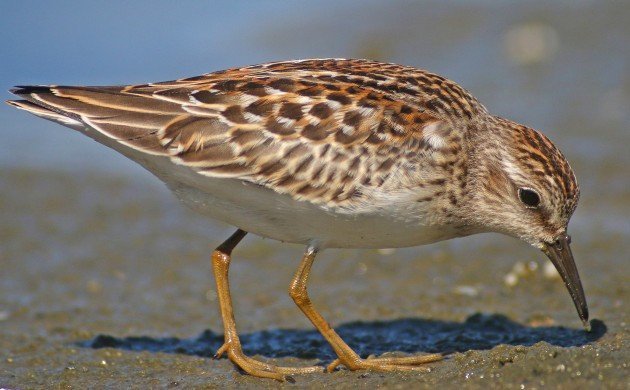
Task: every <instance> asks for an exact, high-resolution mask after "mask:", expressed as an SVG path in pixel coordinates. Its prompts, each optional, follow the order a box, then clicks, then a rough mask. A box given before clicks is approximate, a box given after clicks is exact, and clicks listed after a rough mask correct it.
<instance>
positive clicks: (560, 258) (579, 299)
mask: <svg viewBox="0 0 630 390" xmlns="http://www.w3.org/2000/svg"><path fill="white" fill-rule="evenodd" d="M570 243H571V237H570V236H568V235H566V234H563V235H561V236H560V237H559V238H558V239H557V240H556V241H555V242H553V243H545V244H543V249H542V250H543V252H545V254H546V255H547V257H549V260H551V262H552V263H553V265H554V266H555V267H556V269H557V270H558V272H559V273H560V276H561V277H562V280H563V281H564V285H565V286H567V289H568V290H569V294H570V295H571V298H572V299H573V303H574V304H575V308H576V309H577V312H578V315H579V316H580V319H581V320H582V323H583V324H584V328H585V329H586V330H587V331H589V330H590V324H589V322H588V305H587V304H586V297H585V296H584V289H583V288H582V282H581V281H580V275H579V274H578V270H577V267H576V266H575V261H574V260H573V253H571V246H570Z"/></svg>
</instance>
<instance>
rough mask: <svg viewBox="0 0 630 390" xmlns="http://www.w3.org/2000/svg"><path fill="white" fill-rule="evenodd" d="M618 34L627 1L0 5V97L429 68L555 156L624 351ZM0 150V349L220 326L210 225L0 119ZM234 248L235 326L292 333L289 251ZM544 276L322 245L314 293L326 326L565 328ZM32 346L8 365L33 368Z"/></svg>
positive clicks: (521, 250) (525, 266) (570, 321)
mask: <svg viewBox="0 0 630 390" xmlns="http://www.w3.org/2000/svg"><path fill="white" fill-rule="evenodd" d="M629 20H630V3H628V2H625V1H617V2H615V1H596V0H592V1H588V0H580V1H569V0H567V1H554V2H547V1H526V2H524V1H497V2H495V1H489V0H486V1H483V0H479V1H467V2H460V1H451V0H447V1H422V2H421V1H387V2H383V1H372V0H361V1H338V0H336V1H332V0H319V1H316V2H315V1H292V2H288V1H264V2H263V1H256V2H254V1H212V2H200V1H178V2H172V1H156V0H150V1H149V0H146V1H144V0H143V1H133V2H128V1H108V2H98V1H55V2H41V1H19V2H3V3H2V5H0V32H1V37H2V39H1V40H0V53H1V57H0V95H1V96H2V97H3V99H10V98H11V95H10V94H9V93H8V92H7V90H8V89H9V88H11V87H12V86H14V85H20V84H26V85H28V84H69V85H107V84H131V83H144V82H151V81H163V80H170V79H176V78H180V77H186V76H195V75H198V74H201V73H206V72H211V71H215V70H220V69H225V68H229V67H237V66H244V65H250V64H255V63H261V62H267V61H276V60H284V59H299V58H324V57H352V58H371V59H376V60H383V61H388V62H397V63H401V64H405V65H411V66H415V67H419V68H424V69H428V70H430V71H432V72H435V73H439V74H441V75H444V76H446V77H448V78H450V79H452V80H454V81H456V82H458V83H460V84H461V85H462V86H463V87H464V88H466V89H468V90H469V91H471V92H472V93H473V94H474V95H475V96H476V97H477V98H479V100H480V101H481V102H482V103H483V104H484V105H485V106H486V107H488V109H489V110H490V111H491V112H493V113H495V114H497V115H500V116H504V117H507V118H510V119H512V120H515V121H517V122H521V123H523V124H527V125H529V126H532V127H534V128H536V129H541V130H542V131H543V132H544V133H545V134H547V135H548V136H549V137H550V138H551V139H552V140H553V141H554V142H555V143H556V144H557V145H558V146H559V147H560V149H561V150H562V151H563V152H564V154H565V155H566V156H567V158H568V159H569V161H570V162H571V164H572V166H573V168H574V170H575V171H576V174H577V177H578V181H579V182H580V185H581V188H582V198H581V201H580V206H579V207H578V209H577V211H576V213H575V215H574V218H573V220H572V222H571V224H570V233H571V234H572V236H573V242H574V254H575V256H576V261H577V263H578V266H579V268H580V270H581V273H582V279H583V281H584V285H585V290H586V292H587V297H588V299H589V303H590V306H591V311H592V313H593V316H594V318H600V319H602V320H603V321H604V322H605V323H606V324H607V326H608V328H609V330H610V331H611V334H614V335H620V334H621V335H624V338H623V340H627V338H625V336H627V333H628V329H627V322H628V315H627V312H628V310H627V302H626V300H627V298H628V290H627V288H628V285H629V284H628V281H630V271H629V268H628V253H629V251H630V244H629V242H630V241H629V239H630V218H629V217H630V212H629V211H630V174H629V170H628V167H629V166H630V153H629V152H628V150H629V148H630V50H628V47H629V45H630V23H628V21H629ZM0 135H1V137H0V268H2V271H1V272H0V328H3V329H4V332H5V333H4V334H5V335H7V334H14V335H15V334H23V335H24V337H25V338H26V339H28V335H29V334H32V332H35V333H37V334H39V335H40V336H42V335H43V337H44V338H46V339H48V338H49V336H50V335H51V334H54V335H56V337H60V338H61V339H62V340H65V341H66V342H67V343H70V342H71V341H72V340H75V341H76V340H89V339H90V337H93V336H95V335H97V334H99V333H104V334H112V335H116V336H121V337H122V336H126V335H136V336H138V335H179V336H181V337H189V336H191V335H195V334H197V333H199V332H201V331H202V330H203V329H207V328H208V327H209V328H210V329H211V330H213V331H215V332H219V333H220V332H221V325H220V320H219V318H218V317H217V315H216V307H214V306H216V293H215V291H214V289H213V282H212V280H211V278H210V272H209V262H208V255H209V251H210V250H211V248H213V247H214V246H216V245H217V244H218V243H219V242H220V241H222V240H223V239H224V238H225V237H227V235H228V234H229V232H230V228H229V227H227V226H224V225H222V224H221V223H219V222H214V221H207V220H205V219H202V218H200V217H198V216H196V215H195V214H193V213H192V212H189V211H188V210H186V209H184V207H182V206H180V205H179V204H178V203H177V202H176V200H175V199H174V197H172V196H171V195H170V193H169V192H168V191H167V190H166V188H165V187H164V186H163V185H162V184H161V183H160V182H158V181H157V180H156V179H154V178H153V177H152V176H151V175H150V174H149V173H148V172H145V171H144V170H143V169H142V168H140V167H139V166H136V165H135V164H134V163H133V162H131V161H130V160H127V159H126V158H124V157H122V156H121V155H118V154H116V153H115V152H113V151H111V150H109V149H107V148H105V147H103V146H101V145H99V144H97V143H95V142H93V141H92V140H90V139H88V138H87V137H84V136H82V135H80V134H78V133H76V132H73V131H72V130H70V129H67V128H63V127H61V126H59V125H56V124H53V123H51V122H47V121H44V120H42V119H39V118H36V117H34V116H31V115H28V114H26V113H24V112H19V111H18V110H15V109H13V108H11V107H9V106H6V105H2V106H1V107H0ZM243 248H244V249H242V250H241V251H240V252H238V251H237V253H238V254H239V256H241V257H242V259H241V261H238V262H235V264H234V266H233V271H232V280H233V283H234V285H235V286H240V287H238V291H236V292H235V301H236V304H237V315H238V316H239V317H240V319H241V322H239V325H240V327H241V329H242V330H243V331H245V332H250V331H260V330H262V329H266V328H277V327H296V328H304V329H308V327H309V324H308V322H307V321H306V320H305V319H303V318H302V317H301V314H300V313H299V312H298V311H297V310H296V309H294V308H293V306H292V302H291V301H290V299H289V298H288V297H286V293H285V291H286V283H287V282H288V280H289V278H290V275H291V274H292V272H293V269H294V268H295V267H296V266H297V259H298V258H299V256H300V252H301V248H299V247H295V246H291V245H282V244H279V243H276V242H271V241H264V240H260V239H252V238H248V239H247V240H246V242H245V245H244V246H243ZM70 270H71V271H70ZM554 275H555V274H554V273H553V272H552V270H550V269H549V268H548V266H547V265H546V262H545V261H544V259H543V256H542V254H540V253H537V251H535V250H534V249H532V248H529V247H527V246H526V245H525V244H522V243H519V242H517V241H515V240H513V239H510V238H506V237H500V236H497V235H483V236H475V237H469V238H465V239H460V240H454V241H451V242H445V243H439V244H435V245H431V246H428V247H422V248H411V249H403V250H398V251H396V252H391V251H381V252H377V251H330V252H328V253H326V254H325V255H324V256H322V259H321V260H320V263H319V264H318V265H316V270H315V276H314V279H315V281H314V285H313V295H314V296H316V298H315V300H316V301H317V302H318V303H319V304H320V305H321V307H322V312H324V314H325V316H327V317H329V318H330V320H331V321H333V322H335V323H338V324H339V323H344V322H347V321H356V320H377V319H387V318H390V319H395V318H400V317H412V318H415V317H422V318H438V319H442V320H449V321H456V322H457V321H459V322H461V321H464V320H466V319H467V318H469V316H471V315H473V314H475V313H500V314H501V315H506V316H507V317H508V318H510V320H513V321H516V322H519V323H523V324H526V325H528V326H534V327H535V326H543V325H544V326H556V325H565V326H575V327H579V321H578V319H577V316H576V315H575V312H574V311H573V307H572V304H571V302H570V298H569V296H568V294H567V293H566V291H565V290H564V287H563V286H562V283H561V282H560V281H559V280H558V279H557V277H556V276H554ZM392 286H394V287H392ZM392 289H393V290H392ZM166 307H168V309H165V308H166ZM165 310H167V312H168V313H169V315H168V316H167V318H165V316H164V313H165ZM68 312H70V313H72V314H71V315H69V314H68ZM27 324H28V325H27ZM62 324H65V325H62ZM55 329H56V330H55ZM7 332H8V333H7ZM11 332H14V333H11ZM22 332H23V333H22ZM55 332H57V333H55ZM81 332H83V333H81ZM40 341H41V340H40ZM534 341H536V340H534ZM42 345H46V343H41V342H40V344H38V345H37V346H36V345H35V344H33V350H32V351H31V352H28V353H32V354H33V355H38V354H45V353H46V352H45V350H42V349H41V348H43V347H42ZM13 347H14V345H13V344H10V345H9V344H7V345H5V348H3V349H4V350H8V351H14V350H15V349H12V348H13ZM50 348H52V349H51V351H52V350H53V349H54V348H53V347H50ZM42 351H44V352H42ZM10 353H13V352H10ZM28 353H27V352H22V354H28ZM55 353H56V355H55V356H59V351H58V350H56V352H55ZM68 353H69V352H68ZM288 354H289V355H290V352H289V353H288ZM90 356H91V355H90ZM1 365H2V362H0V366H1ZM225 367H228V366H225ZM5 369H6V370H9V368H5ZM225 369H226V370H229V367H228V368H225ZM4 372H5V373H6V372H9V371H4ZM593 375H595V377H596V376H597V375H596V374H593ZM0 378H2V377H1V376H0ZM0 384H2V383H0Z"/></svg>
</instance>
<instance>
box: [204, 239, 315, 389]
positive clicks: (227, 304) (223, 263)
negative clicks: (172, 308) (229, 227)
mask: <svg viewBox="0 0 630 390" xmlns="http://www.w3.org/2000/svg"><path fill="white" fill-rule="evenodd" d="M246 234H247V232H246V231H243V230H240V229H239V230H237V231H236V232H235V233H234V234H232V236H230V238H228V239H227V240H225V242H223V244H221V245H219V246H218V247H217V249H215V251H214V252H212V270H213V272H214V277H215V279H216V283H217V295H218V297H219V307H220V309H221V317H222V319H223V328H224V332H225V341H224V343H223V345H222V346H221V348H219V350H218V351H217V353H216V354H215V355H214V357H215V358H217V359H218V358H219V357H221V355H223V354H224V353H226V352H227V356H228V358H229V359H230V360H231V361H232V362H233V363H234V364H236V365H237V366H238V367H240V368H241V369H242V370H243V371H245V372H247V373H248V374H250V375H253V376H258V377H262V378H272V379H277V380H279V381H283V380H286V379H288V378H287V377H285V375H290V374H306V373H311V372H322V371H323V369H322V367H317V366H312V367H279V366H274V365H271V364H267V363H264V362H261V361H258V360H255V359H252V358H250V357H248V356H246V355H245V354H244V353H243V349H242V347H241V341H240V339H239V337H238V333H237V332H236V323H235V321H234V311H233V310H232V298H231V296H230V284H229V281H228V271H229V267H230V259H231V254H232V250H233V249H234V247H236V245H238V243H239V242H240V241H241V240H242V239H243V237H245V235H246Z"/></svg>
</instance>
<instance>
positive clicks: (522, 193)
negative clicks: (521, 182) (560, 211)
mask: <svg viewBox="0 0 630 390" xmlns="http://www.w3.org/2000/svg"><path fill="white" fill-rule="evenodd" d="M518 198H519V199H520V200H521V202H523V203H524V204H525V206H527V207H530V208H536V207H538V205H539V204H540V196H539V195H538V193H537V192H536V191H534V190H532V189H531V188H519V189H518Z"/></svg>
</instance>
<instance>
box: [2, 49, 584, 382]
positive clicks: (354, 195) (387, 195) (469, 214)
mask: <svg viewBox="0 0 630 390" xmlns="http://www.w3.org/2000/svg"><path fill="white" fill-rule="evenodd" d="M11 92H13V93H14V94H16V95H18V96H20V97H21V98H23V100H12V101H8V103H9V104H10V105H13V106H15V107H17V108H20V109H23V110H26V111H29V112H31V113H33V114H35V115H38V116H40V117H43V118H45V119H50V120H52V121H54V122H57V123H60V124H62V125H64V126H67V127H71V128H73V129H75V130H77V131H79V132H81V133H84V134H85V135H87V136H89V137H91V138H93V139H95V140H96V141H98V142H100V143H102V144H104V145H106V146H108V147H110V148H112V149H115V150H116V151H118V152H120V153H122V154H123V155H125V156H127V157H129V158H130V159H132V160H134V161H136V162H137V163H139V164H141V165H142V166H143V167H145V168H146V169H147V170H149V171H150V172H151V173H153V174H154V175H155V176H157V177H158V178H159V179H161V180H162V181H164V183H166V185H167V186H168V187H169V188H170V189H171V190H172V191H173V192H174V193H175V195H176V196H177V197H178V198H179V199H181V200H182V201H183V202H184V203H186V204H187V205H189V206H190V207H192V208H193V209H195V210H197V211H199V212H201V213H203V214H206V215H208V216H210V217H212V218H216V219H218V220H221V221H224V222H227V223H229V224H231V225H233V226H235V227H237V228H238V230H237V231H236V232H235V233H234V234H233V235H232V236H231V237H230V238H228V239H227V240H226V241H225V242H224V243H222V244H221V245H220V246H219V247H217V249H216V250H215V251H214V252H213V254H212V265H213V271H214V274H215V278H216V287H217V293H218V298H219V306H220V311H221V316H222V318H223V324H224V331H225V343H224V344H223V346H222V347H221V348H220V349H219V350H218V351H217V354H216V356H217V357H218V356H221V355H222V354H224V353H227V356H228V358H229V359H230V360H232V361H233V362H234V363H235V364H236V365H237V366H238V367H240V368H241V369H242V370H244V371H245V372H247V373H249V374H252V375H256V376H260V377H268V378H275V379H278V380H283V379H285V375H289V374H295V373H308V372H315V371H321V370H322V367H317V366H315V367H278V366H274V365H271V364H268V363H265V362H261V361H258V360H255V359H252V358H250V357H248V356H246V355H245V354H244V353H243V351H242V349H241V345H240V341H239V337H238V334H237V331H236V325H235V322H234V316H233V312H232V303H231V298H230V290H229V283H228V268H229V265H230V259H231V252H232V250H233V249H234V247H235V246H236V245H237V244H238V243H239V242H240V241H241V239H242V238H243V237H244V236H245V235H246V234H247V232H252V233H254V234H257V235H259V236H262V237H268V238H273V239H276V240H279V241H284V242H291V243H299V244H302V245H305V246H306V251H305V253H304V257H303V259H302V262H301V264H300V266H299V268H298V270H297V272H296V274H295V277H294V279H293V281H292V282H291V285H290V287H289V292H290V295H291V297H292V298H293V300H294V301H295V303H296V304H297V305H298V306H299V308H300V309H301V310H302V312H304V314H305V315H306V316H307V317H308V319H309V320H310V321H311V322H312V323H313V325H314V326H315V327H316V328H317V329H318V330H319V331H320V332H321V334H322V335H323V336H324V338H325V339H326V340H327V341H328V342H329V343H330V345H331V346H332V348H333V349H334V351H335V353H336V354H337V355H338V359H336V360H335V361H333V362H332V363H331V364H330V365H329V366H328V367H327V368H328V370H329V371H331V370H333V369H334V368H335V367H337V366H338V365H344V366H345V367H347V368H348V369H350V370H357V369H368V370H383V371H397V370H422V369H424V367H422V364H423V363H426V362H431V361H435V360H439V359H440V358H441V355H437V354H433V355H423V356H412V357H402V358H401V357H381V358H368V359H362V358H361V357H359V356H358V355H357V354H356V353H355V352H354V351H353V350H352V349H351V348H350V347H349V346H348V345H347V344H346V343H345V342H344V341H343V340H342V339H341V338H340V337H339V335H338V334H337V333H336V332H335V331H334V330H333V329H332V328H331V327H330V326H329V324H328V323H327V322H326V320H324V318H323V317H322V316H321V315H320V314H319V313H318V311H317V310H316V308H315V307H314V306H313V304H312V302H311V300H310V299H309V296H308V292H307V281H308V276H309V273H310V270H311V266H312V264H313V261H314V259H315V256H316V254H317V253H318V252H319V251H321V250H323V249H325V248H393V247H408V246H416V245H423V244H429V243H433V242H436V241H441V240H446V239H450V238H454V237H461V236H467V235H470V234H475V233H481V232H500V233H504V234H507V235H510V236H513V237H517V238H519V239H521V240H524V241H526V242H528V243H529V244H531V245H533V246H534V247H536V248H538V249H541V250H542V251H543V252H544V253H545V254H546V255H547V256H548V257H549V259H550V260H551V261H552V262H553V264H554V265H555V266H556V268H557V269H558V271H559V272H560V275H561V276H562V278H563V280H564V283H565V284H566V287H567V288H568V290H569V293H570V294H571V297H572V298H573V301H574V303H575V306H576V308H577V311H578V314H579V316H580V318H581V319H582V321H583V323H584V325H585V326H586V327H588V310H587V305H586V300H585V297H584V292H583V289H582V285H581V282H580V278H579V275H578V272H577V269H576V266H575V263H574V261H573V255H572V254H571V249H570V247H569V243H570V237H569V236H568V234H567V225H568V222H569V219H570V217H571V215H572V214H573V211H574V210H575V208H576V206H577V203H578V198H579V189H578V185H577V183H576V179H575V176H574V174H573V171H572V170H571V167H570V166H569V163H568V162H567V161H566V159H565V158H564V156H563V155H562V153H560V151H559V150H558V149H557V148H556V147H555V146H554V145H553V144H552V143H551V141H549V139H547V137H545V136H544V135H543V134H541V133H540V132H539V131H536V130H534V129H531V128H529V127H527V126H523V125H520V124H517V123H514V122H512V121H509V120H507V119H503V118H500V117H497V116H494V115H492V114H490V113H489V112H488V111H487V110H486V108H485V107H484V106H483V105H481V104H480V103H479V102H478V101H477V99H475V98H474V97H473V96H472V95H471V94H470V93H469V92H467V91H466V90H464V89H463V88H462V87H460V86H459V85H457V84H456V83H454V82H453V81H450V80H448V79H446V78H444V77H441V76H439V75H436V74H433V73H429V72H427V71H424V70H419V69H416V68H413V67H408V66H401V65H396V64H389V63H381V62H375V61H368V60H346V59H324V60H301V61H286V62H275V63H268V64H262V65H254V66H248V67H244V68H235V69H229V70H224V71H218V72H214V73H208V74H204V75H201V76H197V77H190V78H185V79H179V80H175V81H167V82H159V83H152V84H143V85H129V86H109V87H72V86H57V85H52V86H21V87H16V88H15V89H13V90H12V91H11Z"/></svg>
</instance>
